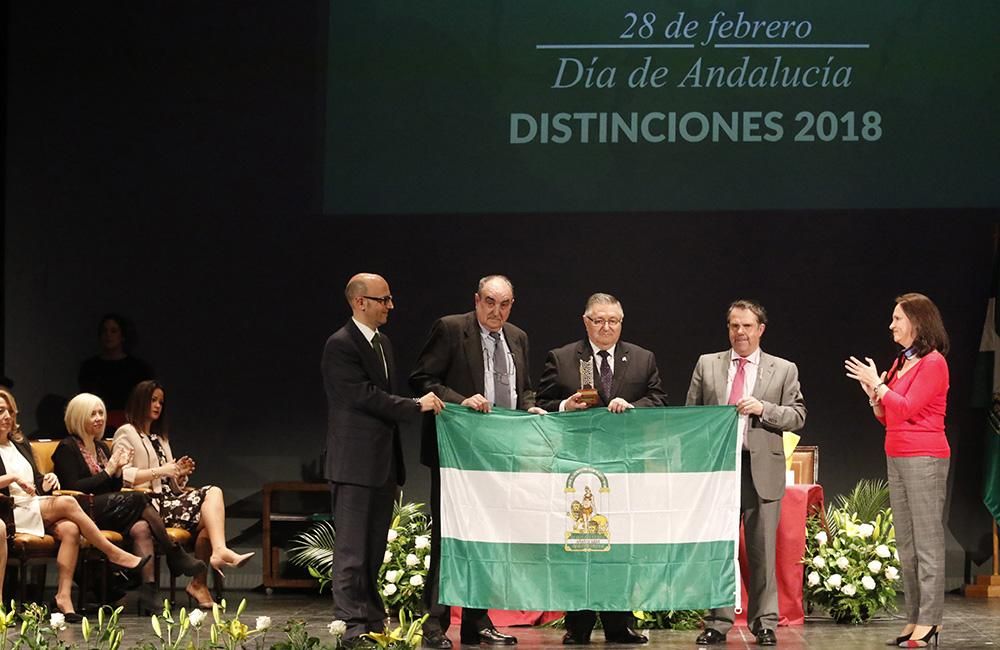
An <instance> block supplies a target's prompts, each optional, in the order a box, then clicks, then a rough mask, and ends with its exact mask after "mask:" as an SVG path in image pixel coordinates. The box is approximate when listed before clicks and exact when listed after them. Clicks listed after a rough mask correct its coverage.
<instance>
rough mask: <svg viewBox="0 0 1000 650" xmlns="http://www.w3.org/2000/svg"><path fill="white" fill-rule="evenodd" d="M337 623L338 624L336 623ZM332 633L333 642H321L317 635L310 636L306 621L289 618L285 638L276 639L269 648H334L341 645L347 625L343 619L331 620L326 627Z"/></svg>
mask: <svg viewBox="0 0 1000 650" xmlns="http://www.w3.org/2000/svg"><path fill="white" fill-rule="evenodd" d="M338 623H339V625H338ZM327 629H328V630H329V631H330V634H331V635H333V639H334V640H333V643H323V642H322V641H320V639H319V637H315V636H310V635H309V631H308V630H307V629H306V622H305V621H303V620H301V619H291V620H289V621H288V622H287V623H285V627H284V628H283V630H282V631H283V632H284V633H285V640H284V641H278V642H277V643H275V644H274V645H273V646H271V650H336V648H340V647H341V639H343V637H344V632H346V631H347V626H346V625H345V624H344V622H343V621H333V622H332V623H330V625H329V626H328V628H327Z"/></svg>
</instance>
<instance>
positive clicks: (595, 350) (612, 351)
mask: <svg viewBox="0 0 1000 650" xmlns="http://www.w3.org/2000/svg"><path fill="white" fill-rule="evenodd" d="M587 343H590V349H591V351H593V353H594V356H595V357H596V356H598V355H597V353H598V352H600V351H601V348H599V347H598V346H597V345H595V344H594V342H593V341H591V340H590V339H587ZM616 347H618V344H617V343H615V344H614V345H612V346H611V347H610V348H608V355H609V357H610V358H611V359H614V358H615V348H616Z"/></svg>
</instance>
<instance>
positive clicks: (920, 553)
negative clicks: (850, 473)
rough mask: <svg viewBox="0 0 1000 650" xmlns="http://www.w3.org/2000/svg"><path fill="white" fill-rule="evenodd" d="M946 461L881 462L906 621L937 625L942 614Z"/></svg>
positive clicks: (918, 458) (894, 459) (928, 458)
mask: <svg viewBox="0 0 1000 650" xmlns="http://www.w3.org/2000/svg"><path fill="white" fill-rule="evenodd" d="M949 464H950V459H948V458H935V457H933V456H908V457H893V456H889V457H887V458H886V470H887V473H888V477H889V501H890V503H891V504H892V521H893V526H895V528H896V548H897V550H898V551H899V564H900V567H901V569H902V572H903V593H904V595H905V600H906V621H907V622H908V623H913V624H916V625H939V624H940V623H941V617H942V616H943V614H944V577H945V576H944V572H945V567H944V502H945V495H946V492H947V483H948V466H949Z"/></svg>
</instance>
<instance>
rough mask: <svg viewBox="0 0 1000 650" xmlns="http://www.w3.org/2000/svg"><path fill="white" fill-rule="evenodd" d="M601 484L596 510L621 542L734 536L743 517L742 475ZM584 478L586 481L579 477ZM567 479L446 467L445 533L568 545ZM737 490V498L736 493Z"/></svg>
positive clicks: (640, 477) (623, 478) (621, 478)
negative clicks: (736, 523) (606, 489)
mask: <svg viewBox="0 0 1000 650" xmlns="http://www.w3.org/2000/svg"><path fill="white" fill-rule="evenodd" d="M607 478H608V485H609V488H610V492H608V493H607V494H603V493H600V492H599V490H598V489H596V486H595V488H594V489H593V492H594V500H595V514H601V515H604V516H606V517H607V518H608V522H609V530H610V537H611V542H612V543H613V544H682V543H693V542H708V541H721V540H730V541H738V538H737V540H734V539H733V533H734V531H735V533H736V534H737V535H738V534H739V529H738V527H735V526H733V522H734V521H737V519H738V517H739V496H738V495H739V490H740V482H739V474H738V473H737V472H698V473H682V472H678V473H670V474H666V473H659V474H641V473H639V474H608V475H607ZM578 483H579V481H578ZM565 485H566V476H565V475H563V474H547V473H535V472H486V471H466V470H459V469H454V468H442V469H441V510H442V521H441V536H442V537H451V538H456V539H462V540H466V541H477V542H502V543H518V544H562V543H563V542H564V541H565V533H566V531H567V530H569V528H570V526H571V525H572V522H571V519H570V517H569V515H568V511H569V509H570V506H569V504H570V503H571V502H572V501H573V500H582V497H583V487H582V485H577V489H578V492H577V493H575V494H572V495H567V494H566V492H565V490H564V488H565ZM733 495H736V498H734V496H733Z"/></svg>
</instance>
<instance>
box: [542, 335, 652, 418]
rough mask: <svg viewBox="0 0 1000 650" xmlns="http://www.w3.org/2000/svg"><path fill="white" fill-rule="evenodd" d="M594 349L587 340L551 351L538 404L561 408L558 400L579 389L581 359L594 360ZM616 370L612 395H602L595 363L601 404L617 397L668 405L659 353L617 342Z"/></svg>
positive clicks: (548, 409) (642, 402) (638, 404)
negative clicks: (658, 366)
mask: <svg viewBox="0 0 1000 650" xmlns="http://www.w3.org/2000/svg"><path fill="white" fill-rule="evenodd" d="M593 355H594V350H593V348H591V346H590V341H588V340H587V339H584V340H582V341H578V342H576V343H570V344H568V345H564V346H562V347H561V348H556V349H555V350H550V351H549V353H548V355H547V356H546V358H545V367H544V368H543V369H542V379H541V381H540V382H539V384H538V399H537V400H536V402H537V405H538V406H540V407H542V408H543V409H545V410H546V411H558V410H559V403H560V402H562V400H564V399H566V398H567V397H569V396H570V395H572V394H573V393H575V392H577V391H578V390H580V361H586V360H590V361H591V362H592V363H593V362H594V360H593ZM614 368H615V372H614V378H613V380H612V382H611V394H610V395H602V394H601V393H602V392H603V390H602V389H601V388H600V386H599V384H600V383H601V381H600V372H598V367H597V364H596V363H594V383H595V384H598V386H595V388H598V396H599V398H600V405H601V406H607V404H608V403H609V402H610V401H611V400H613V399H614V398H616V397H620V398H622V399H623V400H626V401H627V402H629V403H631V404H632V405H634V406H666V405H667V394H666V393H665V392H663V388H662V386H661V385H660V372H659V370H658V369H657V367H656V355H654V354H653V353H652V352H650V351H649V350H647V349H645V348H641V347H639V346H638V345H633V344H631V343H626V342H625V341H618V344H617V345H616V346H615V365H614Z"/></svg>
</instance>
